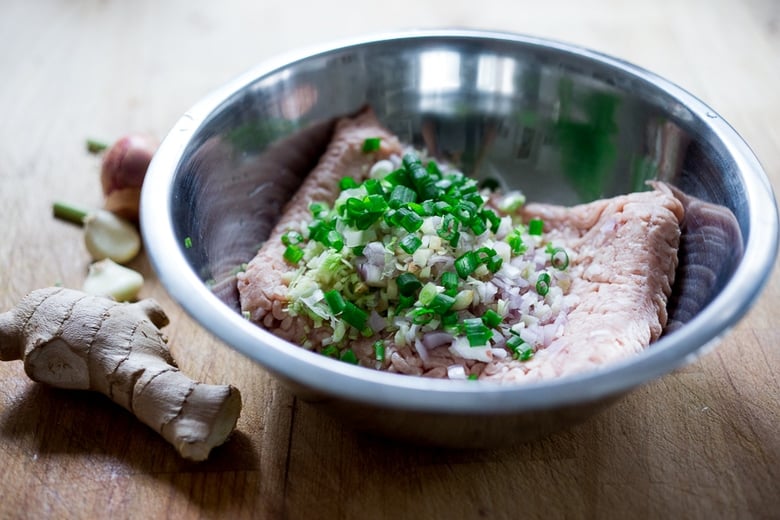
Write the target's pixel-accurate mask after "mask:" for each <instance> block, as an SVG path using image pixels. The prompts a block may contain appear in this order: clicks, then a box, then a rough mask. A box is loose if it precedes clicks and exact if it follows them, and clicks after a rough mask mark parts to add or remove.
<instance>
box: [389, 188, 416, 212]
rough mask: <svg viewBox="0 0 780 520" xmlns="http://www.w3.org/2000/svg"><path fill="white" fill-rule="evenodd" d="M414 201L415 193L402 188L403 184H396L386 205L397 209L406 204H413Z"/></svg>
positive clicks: (409, 189)
mask: <svg viewBox="0 0 780 520" xmlns="http://www.w3.org/2000/svg"><path fill="white" fill-rule="evenodd" d="M416 200H417V192H416V191H414V190H413V189H411V188H408V187H406V186H404V185H403V184H397V185H396V186H395V187H394V188H393V191H392V192H390V199H389V200H388V201H387V203H388V205H389V206H390V207H391V208H393V209H398V208H400V207H401V206H402V205H404V204H406V203H407V202H415V201H416Z"/></svg>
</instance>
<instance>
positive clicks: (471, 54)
mask: <svg viewBox="0 0 780 520" xmlns="http://www.w3.org/2000/svg"><path fill="white" fill-rule="evenodd" d="M367 105H368V106H371V107H372V108H373V109H374V111H375V112H376V114H377V116H378V117H379V119H380V120H381V121H382V122H383V123H384V124H385V125H386V126H387V127H388V128H389V129H390V130H392V131H393V132H394V133H395V134H397V135H398V136H399V138H400V139H401V140H402V141H404V142H406V143H410V144H413V145H415V146H417V147H424V148H426V149H427V150H428V151H429V152H431V153H433V154H435V155H436V156H438V157H439V158H441V159H445V160H450V161H453V162H455V163H456V164H458V165H459V166H460V167H461V169H462V170H463V171H465V172H466V173H468V174H470V175H473V176H475V177H477V178H480V179H485V178H492V179H495V180H497V181H498V182H499V183H500V184H501V185H502V186H504V187H513V188H519V189H521V190H523V191H524V192H525V193H526V195H527V197H528V199H529V200H534V201H540V202H553V203H558V204H566V205H571V204H576V203H580V202H586V201H591V200H594V199H597V198H600V197H609V196H613V195H617V194H621V193H626V192H629V191H637V190H643V189H646V187H647V185H646V183H647V181H649V180H660V181H664V182H667V183H669V184H671V185H672V186H674V187H675V188H676V189H678V190H679V192H680V195H681V197H683V199H684V200H685V201H686V208H687V209H688V212H687V216H686V221H685V222H684V224H683V241H682V243H681V249H680V266H679V269H678V276H677V280H676V283H675V286H674V289H673V295H672V298H671V300H670V302H669V312H670V326H669V329H668V330H669V331H672V330H677V331H678V332H675V333H673V334H668V335H667V336H666V337H665V338H663V339H662V340H661V341H659V342H658V343H657V344H656V346H657V348H659V349H662V348H666V349H668V350H670V352H669V353H667V355H661V356H660V357H658V358H657V360H656V361H646V363H647V365H646V367H645V370H644V371H642V370H640V371H637V370H633V369H631V367H628V368H626V367H622V368H621V367H617V368H616V369H615V370H617V371H619V370H624V372H623V374H624V376H625V377H623V379H622V383H620V384H622V385H623V386H624V387H626V386H631V385H635V384H638V383H641V382H642V379H643V378H645V379H646V378H648V377H651V376H653V375H658V374H660V373H663V372H665V371H668V370H670V369H671V368H672V367H673V366H675V365H676V364H679V363H681V362H682V361H683V360H684V359H685V358H686V356H690V355H691V354H692V353H694V352H696V351H697V350H698V349H699V348H701V347H702V346H703V345H705V344H706V343H708V342H710V341H712V340H713V339H714V338H716V337H718V336H719V335H720V334H722V333H723V332H724V331H725V330H726V329H727V328H728V327H729V326H731V325H732V324H733V323H734V322H735V321H736V320H737V319H738V318H739V317H740V316H741V315H742V314H743V313H744V312H745V311H746V310H747V307H748V306H749V305H750V303H751V302H752V299H753V298H754V296H755V294H756V292H757V291H758V290H759V289H760V287H761V286H762V285H763V283H764V280H765V278H766V276H767V275H768V273H769V270H770V269H771V265H772V258H773V257H774V253H775V252H776V248H777V244H776V241H777V209H776V206H775V203H774V198H773V197H772V195H771V189H769V187H768V184H767V183H766V179H765V177H764V176H763V172H762V171H761V168H760V165H759V164H758V162H757V161H756V160H755V157H753V155H752V153H750V151H749V149H748V148H747V146H745V144H744V143H743V142H742V141H741V140H740V139H739V137H738V136H737V135H736V133H735V132H734V131H733V130H732V129H731V128H730V127H729V126H728V124H727V123H726V122H725V121H723V120H722V119H721V118H720V117H719V116H718V115H717V114H716V113H715V112H713V111H712V110H710V109H709V108H708V107H706V106H705V105H704V104H703V103H701V102H700V101H698V100H697V99H695V98H694V97H693V96H691V95H689V94H688V93H686V92H684V91H683V90H681V89H679V88H678V87H676V86H674V85H673V84H671V83H668V82H666V81H664V80H662V79H660V78H657V77H656V76H654V75H653V74H651V73H649V72H647V71H644V70H642V69H640V68H637V67H633V66H631V65H629V64H626V63H624V62H621V61H619V60H616V59H613V58H610V57H606V56H602V55H600V54H597V53H594V52H591V51H588V50H584V49H580V48H577V47H572V46H568V45H564V44H560V43H556V42H549V41H542V40H537V39H533V38H526V37H520V36H514V35H500V34H488V33H473V32H463V31H441V32H437V33H421V34H407V35H396V36H390V37H383V38H380V39H372V40H366V41H361V42H354V43H352V44H346V45H342V46H338V47H332V48H327V49H322V50H320V51H317V52H314V53H310V54H307V55H305V56H304V55H300V56H293V57H292V58H289V57H288V58H283V59H279V60H278V61H277V62H273V63H268V64H266V65H263V66H262V67H260V68H259V69H257V70H254V71H251V72H250V73H248V74H247V75H246V76H243V77H241V78H238V79H237V80H236V81H235V82H233V83H231V84H229V85H226V86H225V87H224V88H223V89H221V90H219V91H217V92H215V93H213V94H212V95H211V96H209V97H208V98H206V99H204V101H203V102H201V103H200V104H199V105H197V106H196V107H194V108H193V110H191V111H190V112H189V113H188V114H187V115H186V116H185V117H184V118H182V120H181V121H180V122H179V123H178V124H177V127H176V128H174V129H173V131H172V132H171V134H170V135H169V137H168V138H167V139H166V140H165V142H164V143H163V146H162V147H161V148H160V152H158V154H157V156H156V157H155V160H154V162H153V164H152V167H151V168H150V171H149V174H148V177H147V183H146V184H145V186H144V201H143V203H144V211H146V210H148V212H147V213H145V215H144V217H143V218H144V221H143V225H144V229H145V234H146V235H147V237H146V239H147V247H148V248H149V250H150V253H151V255H152V257H153V262H154V264H155V267H156V269H157V270H158V273H160V275H161V279H162V281H163V283H164V284H165V285H166V287H167V288H168V289H169V291H170V292H172V294H173V296H174V297H175V298H176V299H177V300H179V301H180V302H181V303H182V304H183V305H184V306H185V308H187V309H188V310H189V311H190V312H191V313H193V314H194V315H195V317H196V318H197V319H199V321H201V323H204V324H205V325H206V327H207V328H209V329H211V330H212V332H215V333H216V334H217V335H218V336H219V337H221V338H222V339H224V340H226V341H227V342H228V343H230V344H232V345H233V346H238V348H239V349H241V350H242V351H243V352H245V353H247V354H249V355H250V356H252V357H255V358H257V359H260V360H261V362H263V363H264V364H266V365H267V366H269V365H271V366H270V368H271V370H272V371H276V372H285V369H284V368H282V364H281V363H280V364H276V365H274V362H270V361H269V358H268V357H267V356H266V355H265V354H264V353H262V351H263V349H267V348H268V346H269V345H271V346H272V347H273V349H275V350H276V352H277V353H278V352H280V351H281V352H284V355H285V356H292V358H295V360H296V361H295V362H298V361H300V362H301V363H308V362H309V361H311V360H310V359H309V358H306V357H305V356H306V355H308V353H304V354H302V355H303V356H304V357H303V358H298V357H296V356H299V354H297V353H293V350H294V349H295V347H292V346H289V349H288V348H287V346H285V345H282V344H281V343H283V342H277V341H276V340H274V339H272V338H269V335H268V334H267V333H264V331H260V330H259V329H257V330H256V331H255V330H252V328H250V327H244V326H243V325H241V324H239V318H238V317H236V319H235V321H233V322H232V323H231V324H227V325H226V324H224V323H223V324H219V323H218V322H217V321H216V320H215V319H211V318H210V316H212V317H213V316H214V315H215V311H214V309H217V311H216V314H218V315H220V316H225V314H224V312H225V309H229V310H230V314H233V315H236V312H235V311H237V309H238V308H237V293H236V291H235V283H234V275H235V272H236V269H237V268H238V267H239V266H240V265H241V264H242V263H245V262H248V261H249V260H250V259H251V258H252V257H253V256H254V254H255V252H256V250H257V247H258V245H259V244H261V243H262V241H263V240H264V239H265V237H267V235H268V233H269V232H270V230H271V228H272V226H273V224H274V223H275V221H276V219H277V218H278V217H279V215H280V212H281V208H282V207H283V205H284V203H285V202H286V201H287V200H289V198H290V197H291V195H292V194H293V193H294V191H295V190H296V188H297V187H298V185H299V184H300V182H301V179H302V178H303V177H304V176H305V175H306V174H307V173H308V172H309V171H310V170H311V168H312V167H313V166H314V164H316V162H317V160H318V158H319V155H320V154H321V153H322V151H323V150H324V148H325V146H326V145H327V142H328V139H329V136H330V132H331V130H332V126H333V122H334V119H335V118H337V117H339V116H343V115H348V114H351V113H354V112H356V111H358V110H359V109H361V108H362V107H364V106H367ZM756 205H763V206H765V212H764V213H765V216H763V217H759V215H761V213H760V212H759V211H758V210H757V209H756ZM153 206H154V207H153ZM759 218H760V219H761V220H762V222H761V226H757V222H756V220H757V219H759ZM161 229H164V230H165V232H163V231H161ZM166 233H168V234H166ZM754 233H762V236H761V237H754V236H753V235H754ZM760 242H763V245H762V246H759V243H760ZM185 244H186V245H185ZM172 246H173V247H172ZM759 247H760V250H759V249H756V248H759ZM172 249H173V250H172ZM748 251H752V254H746V252H748ZM747 264H750V265H747ZM742 271H744V274H740V273H741V272H742ZM749 271H752V272H753V273H754V275H753V277H752V278H750V277H748V276H747V274H748V272H749ZM183 272H186V273H192V274H193V275H194V276H193V277H192V278H187V276H184V278H182V276H181V275H182V273H183ZM755 273H758V275H756V274H755ZM196 278H197V280H198V281H197V282H195V285H198V287H193V284H190V285H189V286H188V285H187V283H189V282H187V283H184V282H182V280H190V281H194V280H195V279H196ZM204 288H205V290H203V289H204ZM719 298H722V299H726V298H728V299H730V300H731V303H730V304H729V305H728V306H727V305H726V302H723V303H722V305H721V304H717V305H716V303H717V302H718V300H719ZM220 301H221V303H220ZM707 309H710V310H709V311H707ZM705 311H707V312H709V313H710V314H709V315H708V316H704V317H703V316H702V314H703V313H705ZM697 320H699V321H698V322H697ZM223 321H224V320H223ZM690 322H694V323H698V324H697V325H696V330H695V331H689V332H685V331H686V329H689V328H690V326H689V325H687V326H686V324H689V323H690ZM227 327H231V330H230V331H227V330H226V329H227ZM677 334H680V335H679V336H677V337H675V336H676V335H677ZM236 344H238V345H236ZM656 346H654V347H653V348H656ZM299 350H300V349H299ZM649 350H653V349H652V348H651V349H649ZM301 360H303V361H301ZM653 363H655V364H653ZM334 364H337V362H334ZM323 366H324V367H325V368H324V370H326V371H329V372H330V373H338V374H341V375H343V374H346V375H347V376H349V377H352V376H355V372H350V370H351V367H350V369H342V368H340V367H337V368H335V367H334V366H332V365H330V364H329V361H327V362H325V364H324V365H323ZM344 370H346V371H344ZM632 370H633V372H632ZM630 374H633V375H630ZM283 375H285V376H286V377H288V378H292V379H295V377H296V376H295V375H294V374H293V373H292V371H289V372H286V373H285V374H283ZM355 377H358V378H359V377H362V376H360V375H358V376H355ZM372 377H373V376H372ZM382 377H384V376H382ZM398 377H401V378H403V376H396V379H398ZM406 379H408V378H406ZM618 379H619V378H618ZM379 380H381V381H391V383H390V384H392V385H395V384H396V382H395V380H394V379H391V380H387V379H381V378H380V379H379ZM298 382H300V381H298ZM400 384H401V385H403V384H406V383H400ZM412 384H413V385H414V384H417V383H412ZM425 384H426V385H427V384H428V383H425ZM613 388H614V387H613Z"/></svg>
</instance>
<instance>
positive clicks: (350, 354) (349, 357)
mask: <svg viewBox="0 0 780 520" xmlns="http://www.w3.org/2000/svg"><path fill="white" fill-rule="evenodd" d="M339 359H340V360H341V361H344V362H346V363H350V364H352V365H357V364H358V359H357V356H356V355H355V352H354V351H353V350H352V349H351V348H348V349H347V350H345V351H344V352H342V353H341V356H339Z"/></svg>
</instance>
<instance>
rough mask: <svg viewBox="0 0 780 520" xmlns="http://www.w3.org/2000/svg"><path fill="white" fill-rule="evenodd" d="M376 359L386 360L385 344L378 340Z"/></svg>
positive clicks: (375, 351)
mask: <svg viewBox="0 0 780 520" xmlns="http://www.w3.org/2000/svg"><path fill="white" fill-rule="evenodd" d="M374 359H376V360H377V361H384V360H385V342H384V341H382V340H377V341H376V342H375V343H374Z"/></svg>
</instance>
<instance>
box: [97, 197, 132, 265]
mask: <svg viewBox="0 0 780 520" xmlns="http://www.w3.org/2000/svg"><path fill="white" fill-rule="evenodd" d="M84 242H85V244H86V246H87V251H89V254H90V255H92V258H94V259H95V260H103V259H106V258H109V259H111V260H113V261H114V262H117V263H120V264H124V263H126V262H129V261H130V260H132V259H133V258H135V256H136V255H137V254H138V252H139V251H140V250H141V236H140V235H139V234H138V231H137V230H136V229H135V226H133V225H132V224H131V223H130V222H128V221H126V220H124V219H122V218H120V217H118V216H116V215H114V214H113V213H111V212H110V211H105V210H98V211H94V212H92V213H90V214H88V215H87V216H86V217H85V218H84Z"/></svg>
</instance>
